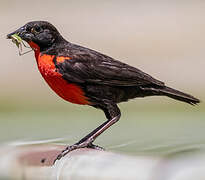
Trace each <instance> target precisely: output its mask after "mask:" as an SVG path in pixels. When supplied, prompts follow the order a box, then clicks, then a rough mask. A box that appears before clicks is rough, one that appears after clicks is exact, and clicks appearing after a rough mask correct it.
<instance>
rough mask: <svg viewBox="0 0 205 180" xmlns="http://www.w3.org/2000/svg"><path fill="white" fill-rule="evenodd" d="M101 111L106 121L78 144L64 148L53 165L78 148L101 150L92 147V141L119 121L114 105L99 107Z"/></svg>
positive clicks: (118, 111)
mask: <svg viewBox="0 0 205 180" xmlns="http://www.w3.org/2000/svg"><path fill="white" fill-rule="evenodd" d="M101 109H102V110H103V111H104V113H105V115H106V117H107V118H108V120H107V121H106V122H104V123H103V124H101V125H100V126H99V127H97V128H96V129H94V130H93V131H92V132H91V133H89V134H88V135H87V136H85V137H84V138H82V139H81V140H80V141H79V142H77V143H75V144H73V145H71V146H68V147H66V149H64V150H63V151H62V152H61V153H60V154H59V155H58V156H57V158H56V159H55V160H54V163H55V162H56V160H60V159H61V158H62V157H64V156H65V155H66V154H68V153H69V152H70V151H73V150H75V149H79V148H85V147H88V148H93V149H98V150H103V148H101V147H99V146H97V145H94V144H93V141H94V140H95V139H96V138H97V137H98V136H99V135H100V134H102V133H103V132H104V131H105V130H106V129H108V128H109V127H110V126H112V125H113V124H114V123H116V122H117V121H118V120H119V119H120V115H121V113H120V110H119V108H118V107H117V105H116V104H111V103H109V104H107V105H106V106H105V107H101Z"/></svg>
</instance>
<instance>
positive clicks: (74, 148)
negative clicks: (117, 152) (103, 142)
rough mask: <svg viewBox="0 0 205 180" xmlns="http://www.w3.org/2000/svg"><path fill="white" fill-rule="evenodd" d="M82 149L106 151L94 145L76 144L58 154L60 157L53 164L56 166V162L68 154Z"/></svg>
mask: <svg viewBox="0 0 205 180" xmlns="http://www.w3.org/2000/svg"><path fill="white" fill-rule="evenodd" d="M80 148H91V149H96V150H101V151H102V150H104V148H102V147H100V146H97V145H94V144H92V143H86V142H84V143H80V144H79V143H76V144H73V145H71V146H67V147H66V148H65V149H64V150H63V151H62V152H61V153H60V154H58V156H57V157H56V159H55V160H54V162H53V164H55V162H56V161H57V160H60V159H61V158H62V157H64V156H65V155H66V154H68V153H69V152H71V151H73V150H76V149H80Z"/></svg>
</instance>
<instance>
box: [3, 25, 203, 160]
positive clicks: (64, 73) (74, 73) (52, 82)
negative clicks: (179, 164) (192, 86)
mask: <svg viewBox="0 0 205 180" xmlns="http://www.w3.org/2000/svg"><path fill="white" fill-rule="evenodd" d="M14 34H17V35H18V37H20V38H21V39H22V40H24V41H25V42H27V43H28V44H29V45H30V47H31V48H32V49H33V50H34V54H35V59H36V62H37V66H38V69H39V71H40V73H41V75H42V77H43V78H44V80H45V81H46V82H47V84H48V85H49V86H50V88H51V89H52V90H53V91H54V92H55V93H56V94H57V95H58V96H60V97H61V98H63V99H64V100H66V101H69V102H71V103H74V104H79V105H88V106H91V107H94V108H97V109H100V110H102V111H103V112H104V114H105V116H106V119H107V120H106V121H105V122H104V123H102V124H101V125H100V126H99V127H97V128H96V129H94V130H93V131H91V132H90V133H89V134H88V135H86V136H85V137H83V138H82V139H80V140H79V141H78V142H76V143H75V144H73V145H70V146H67V147H66V148H65V149H64V150H63V151H62V152H61V153H60V154H58V155H57V157H56V159H55V161H56V160H60V159H61V158H62V157H64V156H65V155H66V154H68V153H69V152H70V151H73V150H75V149H78V148H85V147H88V148H93V149H103V148H101V147H100V146H98V145H95V144H93V142H94V141H95V140H96V138H97V137H98V136H99V135H101V134H102V133H103V132H104V131H105V130H106V129H108V128H109V127H110V126H112V125H113V124H115V123H116V122H117V121H118V120H119V119H120V116H121V112H120V109H119V107H118V105H117V104H118V103H121V102H126V101H128V100H130V99H134V98H139V97H146V96H167V97H170V98H173V99H175V100H179V101H183V102H186V103H188V104H191V105H195V104H198V103H199V102H200V100H199V99H197V98H195V97H194V96H192V95H189V94H187V93H184V92H181V91H179V90H176V89H173V88H171V87H168V86H166V85H165V83H164V82H162V81H160V80H157V79H155V78H154V77H152V76H150V75H149V74H147V73H145V72H143V71H141V70H140V69H138V68H135V67H133V66H130V65H128V64H126V63H123V62H121V61H119V60H115V59H114V58H112V57H110V56H107V55H105V54H102V53H100V52H97V51H95V50H92V49H89V48H86V47H83V46H80V45H77V44H74V43H71V42H69V41H67V40H66V39H65V38H63V36H62V35H61V34H60V33H59V31H58V30H57V29H56V27H55V26H54V25H52V24H51V23H49V22H47V21H31V22H28V23H26V24H25V25H23V26H22V27H20V28H19V29H17V30H16V31H14V32H12V33H10V34H8V35H7V38H8V39H12V37H13V35H14ZM55 161H54V162H55Z"/></svg>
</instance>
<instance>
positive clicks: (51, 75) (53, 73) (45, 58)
mask: <svg viewBox="0 0 205 180" xmlns="http://www.w3.org/2000/svg"><path fill="white" fill-rule="evenodd" d="M29 45H30V46H31V47H32V48H33V49H34V51H35V57H36V61H37V64H38V69H39V71H40V73H41V75H42V76H43V78H44V79H45V81H46V82H47V83H48V85H49V86H50V87H51V89H52V90H53V91H55V92H56V93H57V94H58V95H59V96H60V97H61V98H63V99H65V100H66V101H69V102H71V103H75V104H84V105H85V104H90V102H89V101H88V98H87V97H85V95H84V92H83V90H82V89H81V88H80V87H79V86H78V85H76V84H73V83H69V82H67V81H66V80H64V79H63V78H62V75H61V74H60V73H59V72H57V70H56V67H55V64H54V62H53V59H54V57H55V55H47V54H41V53H40V48H39V47H38V46H37V45H36V44H35V43H33V42H29ZM64 59H69V58H68V57H63V56H60V57H57V58H56V60H57V62H59V63H60V62H63V61H64Z"/></svg>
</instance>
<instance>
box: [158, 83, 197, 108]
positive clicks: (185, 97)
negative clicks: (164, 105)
mask: <svg viewBox="0 0 205 180" xmlns="http://www.w3.org/2000/svg"><path fill="white" fill-rule="evenodd" d="M159 92H160V94H161V93H162V94H161V95H165V96H168V97H170V98H173V99H176V100H179V101H183V102H186V103H189V104H191V105H195V104H197V103H200V100H199V99H197V98H195V97H194V96H192V95H189V94H186V93H183V92H181V91H178V90H176V89H173V88H170V87H166V86H165V87H163V88H161V89H159Z"/></svg>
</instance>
